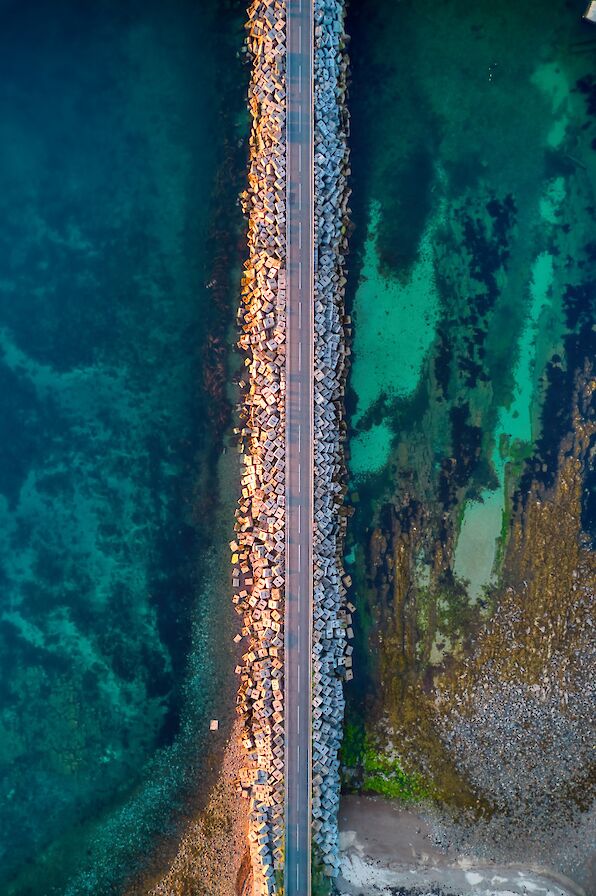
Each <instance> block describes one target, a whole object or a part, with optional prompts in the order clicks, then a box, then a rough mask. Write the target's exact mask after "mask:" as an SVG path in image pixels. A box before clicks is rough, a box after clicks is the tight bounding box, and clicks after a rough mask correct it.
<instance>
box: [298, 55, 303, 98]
mask: <svg viewBox="0 0 596 896" xmlns="http://www.w3.org/2000/svg"><path fill="white" fill-rule="evenodd" d="M298 80H299V81H300V93H302V63H301V62H300V63H298Z"/></svg>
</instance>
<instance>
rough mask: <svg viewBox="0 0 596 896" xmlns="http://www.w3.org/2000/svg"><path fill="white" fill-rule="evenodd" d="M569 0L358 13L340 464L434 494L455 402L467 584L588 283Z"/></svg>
mask: <svg viewBox="0 0 596 896" xmlns="http://www.w3.org/2000/svg"><path fill="white" fill-rule="evenodd" d="M573 6H574V5H573V4H565V3H558V4H555V6H554V7H553V8H552V9H551V11H550V14H549V16H547V17H545V16H544V15H541V14H540V10H541V7H540V4H539V3H534V2H527V3H524V4H505V5H500V6H499V9H498V10H495V9H494V8H493V7H492V6H491V5H490V4H487V3H475V4H472V5H471V4H467V3H457V2H454V3H452V4H449V5H448V7H446V8H445V9H444V10H442V12H441V16H440V18H441V24H440V27H437V24H438V23H437V21H436V18H437V17H436V11H434V10H433V9H432V8H426V9H422V8H418V6H417V7H416V8H414V7H412V8H406V7H405V6H404V5H403V4H389V3H386V4H381V5H379V4H374V5H373V4H367V3H363V4H358V8H355V7H354V8H353V9H352V10H351V12H350V16H351V19H350V21H349V27H350V28H351V31H352V41H351V45H350V53H351V59H352V66H353V78H352V91H351V92H352V96H351V107H352V154H353V158H352V169H353V187H354V202H353V205H354V206H355V214H354V219H355V223H356V233H355V237H354V240H353V246H354V248H355V251H356V259H355V260H354V261H353V262H352V278H353V279H352V288H353V290H354V295H353V309H352V310H353V317H354V343H353V365H352V371H351V377H350V384H351V387H352V390H353V392H352V402H353V413H352V416H351V426H352V438H351V443H350V450H351V460H350V469H351V472H352V477H353V481H354V484H355V485H356V486H359V487H360V488H361V489H363V490H364V491H363V493H364V494H367V492H368V491H369V490H370V488H373V490H374V492H375V494H376V493H377V492H378V491H379V489H380V488H381V485H380V483H381V482H382V481H384V482H386V483H387V484H388V485H389V484H390V483H391V482H392V480H393V478H394V475H395V472H396V466H395V465H397V470H398V475H399V473H403V474H404V475H406V474H407V472H408V471H410V472H411V471H412V469H414V473H413V475H414V477H415V478H416V477H424V478H425V479H427V480H429V481H428V486H429V488H430V489H431V491H433V490H434V491H436V488H437V487H438V485H437V481H438V479H439V478H440V472H441V470H443V469H444V465H445V462H446V460H447V459H448V458H449V456H450V455H452V456H454V455H455V453H456V451H457V447H458V445H457V436H456V434H455V431H454V426H455V421H454V413H457V414H459V419H458V423H457V426H458V427H459V428H461V427H462V426H465V427H469V428H470V434H469V435H470V437H471V439H472V443H473V444H472V445H468V446H463V447H464V449H465V448H467V449H468V450H470V449H471V450H473V451H474V452H475V458H474V461H473V462H471V461H470V462H468V463H467V464H466V467H467V470H466V472H465V473H463V474H462V475H463V478H464V479H465V482H464V481H463V479H462V481H461V482H459V483H458V485H459V487H460V488H463V489H465V494H461V493H460V494H459V495H458V500H462V499H463V502H464V504H465V510H464V513H463V516H462V530H461V535H460V543H459V546H458V550H457V553H456V558H457V559H456V565H457V567H458V569H459V572H460V573H461V576H462V578H464V579H469V578H470V569H469V564H468V563H466V561H465V559H464V558H465V555H466V554H468V553H469V552H470V545H468V544H467V542H468V539H469V538H473V541H474V544H475V545H476V546H477V545H478V540H479V538H481V539H482V541H483V544H482V546H481V548H482V550H483V551H484V553H485V555H486V560H485V561H484V563H483V564H482V566H483V572H482V575H481V576H480V578H479V580H478V581H477V582H476V583H474V584H473V585H472V586H471V590H472V591H474V592H475V593H478V592H479V591H480V590H481V588H482V586H483V585H487V584H488V583H489V581H490V579H491V575H490V574H491V570H492V567H493V561H494V558H495V552H496V546H497V540H498V538H499V536H500V533H501V517H502V515H503V513H505V512H506V482H505V480H506V468H507V467H508V465H509V468H511V464H512V463H513V462H515V461H516V460H517V458H518V457H519V455H520V454H524V453H526V454H529V453H531V448H532V446H533V445H534V444H535V442H536V440H537V439H538V438H539V437H540V435H541V433H542V429H543V428H542V425H541V421H540V416H541V408H542V405H543V402H544V398H545V375H546V369H547V365H548V364H549V363H551V362H552V359H553V357H555V359H556V358H561V359H562V360H561V361H560V362H558V361H557V360H555V362H554V363H555V364H556V363H561V364H562V365H565V363H566V360H565V346H564V341H565V339H566V337H567V336H568V334H569V332H570V327H569V319H570V315H569V308H568V306H567V304H566V296H567V295H568V294H569V293H572V292H573V290H574V289H575V288H576V287H577V285H578V284H585V283H587V285H588V287H587V288H588V290H589V291H590V293H589V294H590V295H591V296H592V298H593V292H594V289H593V281H592V278H593V250H592V248H591V247H592V245H593V241H592V236H593V225H594V205H593V204H592V199H593V191H594V183H595V177H596V174H595V165H596V161H595V160H596V151H595V147H596V142H595V136H596V128H595V126H594V109H593V100H591V99H590V98H591V96H592V94H593V89H594V88H593V82H592V81H591V80H590V78H591V73H592V71H593V68H594V56H595V54H596V50H595V48H594V33H593V31H591V30H590V29H589V27H588V26H587V25H586V24H585V23H582V22H581V20H580V15H581V11H582V9H581V4H579V7H578V10H574V8H573ZM590 40H591V41H592V44H590ZM582 79H587V80H582ZM590 104H592V105H590ZM585 305H586V308H587V307H588V305H589V297H588V298H586V303H585ZM584 314H585V315H587V316H588V317H589V312H587V311H585V312H584ZM580 326H581V324H580ZM572 329H574V330H575V331H576V332H577V326H574V327H573V328H572ZM576 361H577V359H575V358H574V359H573V360H572V361H571V363H573V364H574V363H576ZM476 440H479V442H480V451H479V452H477V453H476ZM460 447H462V446H460ZM371 474H376V475H375V478H374V480H373V479H371V478H370V476H371ZM381 474H382V479H379V476H380V475H381ZM373 482H374V487H373ZM420 488H421V489H422V488H424V486H423V485H422V484H420ZM499 508H500V509H499ZM472 530H473V534H472ZM475 550H476V548H474V551H475Z"/></svg>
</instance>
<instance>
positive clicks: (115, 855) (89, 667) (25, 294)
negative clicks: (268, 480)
mask: <svg viewBox="0 0 596 896" xmlns="http://www.w3.org/2000/svg"><path fill="white" fill-rule="evenodd" d="M243 13H244V11H243V8H242V5H241V4H240V3H237V2H225V0H222V2H218V0H201V2H200V3H197V2H190V0H168V2H166V3H164V2H162V0H142V2H141V0H124V2H121V0H119V2H116V0H97V2H93V3H85V2H80V0H54V2H52V3H49V2H45V0H2V2H0V134H1V139H0V220H1V222H2V224H1V227H0V581H1V587H0V793H1V799H0V892H1V893H2V894H3V896H50V894H73V896H74V894H77V896H78V894H87V893H89V894H94V896H101V894H104V893H115V892H121V890H122V887H123V886H124V883H123V882H124V881H125V879H126V878H127V876H129V875H130V874H131V873H132V872H133V871H134V870H135V869H137V868H138V867H139V866H140V864H142V863H143V862H146V861H147V856H148V855H150V853H151V849H152V844H153V842H154V839H155V837H156V836H157V835H159V837H162V838H163V836H164V835H165V834H166V833H167V832H168V831H171V832H172V834H174V833H175V830H176V825H177V814H180V812H182V811H188V807H189V799H191V796H189V794H192V793H194V792H196V791H197V790H200V787H201V782H202V781H205V780H206V779H205V778H204V775H205V771H204V768H203V765H202V760H203V758H204V756H205V755H206V754H207V752H208V750H210V751H213V749H214V746H213V745H214V744H217V745H218V746H221V743H220V741H218V740H217V739H216V740H211V741H208V740H206V738H207V735H206V734H205V731H206V730H207V731H208V721H209V719H210V718H211V717H213V716H216V717H219V718H220V719H221V720H222V725H221V729H222V734H221V737H223V736H225V731H226V725H227V726H228V727H229V722H230V719H231V718H232V714H233V709H232V704H233V686H232V683H231V681H230V672H229V668H230V665H231V663H230V660H229V657H228V655H227V652H228V647H227V643H228V638H227V635H228V633H229V632H230V630H231V628H230V627H231V621H230V613H231V610H229V609H228V608H229V607H230V605H231V604H230V601H229V599H228V595H229V587H228V586H229V583H228V580H227V557H225V558H224V554H225V550H224V549H225V542H226V539H227V538H228V537H229V534H228V532H227V529H226V526H227V525H228V524H229V522H230V519H231V516H229V517H227V518H226V519H227V522H226V524H225V525H224V524H223V523H221V522H218V519H219V518H218V513H219V508H220V507H221V504H222V501H224V502H225V500H228V503H229V498H228V497H226V495H227V494H228V492H229V489H230V486H232V487H235V482H232V483H224V484H222V483H220V482H219V480H218V477H217V464H218V459H219V457H220V456H221V454H222V451H224V450H225V445H224V443H223V440H222V432H223V431H224V430H225V427H226V426H227V425H228V424H229V421H230V416H229V401H228V397H227V395H226V389H225V385H226V379H227V370H226V364H227V360H226V359H227V357H228V354H229V352H228V348H229V342H230V336H229V331H230V328H231V327H232V325H233V320H234V306H235V302H236V286H235V284H236V282H237V280H236V279H235V278H236V274H237V269H238V264H239V257H240V256H239V253H240V242H239V234H240V231H241V227H242V222H241V218H240V216H239V212H238V206H237V201H236V198H237V192H238V189H239V187H240V186H241V184H242V179H243V177H244V167H245V153H246V149H245V137H246V114H245V112H244V95H245V90H246V83H247V79H248V74H247V71H246V67H245V66H244V65H243V64H242V61H241V54H240V52H239V51H240V48H241V42H242V37H243V33H242V25H243ZM218 526H219V528H218ZM226 720H227V721H226Z"/></svg>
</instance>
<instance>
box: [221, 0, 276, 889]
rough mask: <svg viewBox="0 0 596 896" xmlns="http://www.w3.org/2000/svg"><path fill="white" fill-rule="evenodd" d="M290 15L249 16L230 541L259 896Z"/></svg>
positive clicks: (269, 814)
mask: <svg viewBox="0 0 596 896" xmlns="http://www.w3.org/2000/svg"><path fill="white" fill-rule="evenodd" d="M285 23H286V7H285V3H284V2H283V0H254V2H252V3H251V5H250V7H249V10H248V21H247V25H246V28H247V31H248V36H247V45H248V50H249V52H250V54H251V57H252V74H251V82H250V87H249V94H248V107H249V110H250V114H251V117H252V128H251V135H250V144H249V146H250V161H249V170H248V187H247V189H246V191H245V192H244V193H243V194H242V196H241V200H242V205H243V209H244V212H245V214H246V215H247V218H248V250H249V251H248V259H247V261H246V262H245V264H244V274H243V279H242V307H241V309H240V311H239V322H240V325H241V328H242V334H241V336H240V339H239V345H240V347H241V348H242V349H243V350H244V351H245V352H246V358H245V365H246V368H247V375H246V380H247V382H244V381H242V382H241V386H242V387H243V388H244V394H243V402H242V405H241V407H240V418H241V427H240V428H239V429H238V430H237V432H238V435H239V450H240V452H241V453H242V455H243V464H244V467H243V476H242V483H241V497H240V500H239V506H238V509H237V510H236V523H235V527H234V528H235V540H234V541H233V542H232V543H231V545H230V547H231V550H232V564H233V584H234V597H233V600H234V603H235V604H236V608H237V610H238V612H239V613H240V614H241V615H242V617H243V628H242V636H243V638H244V639H245V643H246V645H247V650H246V652H245V653H244V654H243V658H242V665H240V666H238V668H237V672H238V674H239V675H240V679H241V683H240V688H239V694H238V710H239V713H240V715H241V717H242V719H243V722H244V737H243V743H244V746H245V748H246V755H247V762H246V767H245V768H243V769H242V771H241V774H240V780H239V784H238V786H239V790H240V791H241V793H242V794H243V795H244V796H246V797H247V798H248V799H249V800H250V811H249V844H250V850H251V856H252V864H253V875H254V894H255V896H271V894H274V893H275V891H276V884H275V871H276V870H277V869H281V868H282V866H283V806H284V791H283V787H284V716H283V710H284V708H283V643H284V642H283V614H284V586H285V579H284V575H285V507H284V505H285V256H286V246H285V229H286V227H285V214H286V210H285V191H286V157H285V121H286V93H285V70H286V27H285Z"/></svg>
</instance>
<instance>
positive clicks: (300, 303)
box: [298, 302, 302, 329]
mask: <svg viewBox="0 0 596 896" xmlns="http://www.w3.org/2000/svg"><path fill="white" fill-rule="evenodd" d="M298 329H302V302H298Z"/></svg>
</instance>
